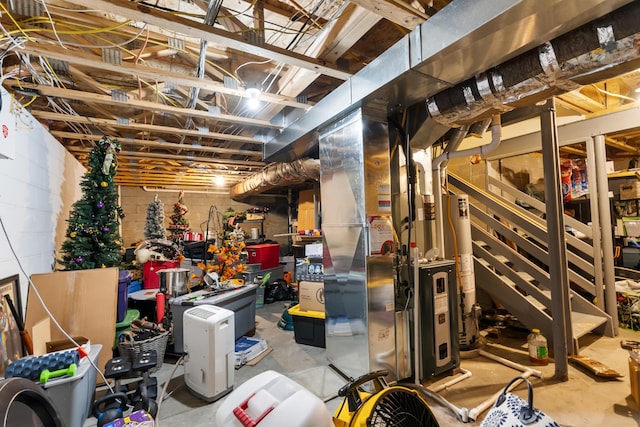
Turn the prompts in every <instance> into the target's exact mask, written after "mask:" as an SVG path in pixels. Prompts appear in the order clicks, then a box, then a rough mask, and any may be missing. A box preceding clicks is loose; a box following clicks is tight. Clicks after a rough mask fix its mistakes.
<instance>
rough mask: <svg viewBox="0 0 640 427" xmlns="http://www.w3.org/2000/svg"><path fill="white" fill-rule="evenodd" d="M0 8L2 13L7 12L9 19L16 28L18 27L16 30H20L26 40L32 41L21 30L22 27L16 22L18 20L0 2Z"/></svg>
mask: <svg viewBox="0 0 640 427" xmlns="http://www.w3.org/2000/svg"><path fill="white" fill-rule="evenodd" d="M0 8H2V10H3V11H4V13H6V14H7V16H8V17H9V19H10V20H11V22H13V24H14V25H15V26H16V28H17V29H18V31H20V32H21V33H22V35H24V36H25V37H26V38H27V40H29V41H30V42H32V41H33V39H32V38H31V37H30V36H29V35H28V34H27V33H25V32H24V31H23V30H22V27H21V26H20V24H18V22H17V21H16V20H15V19H14V18H13V16H12V15H11V14H10V13H9V11H8V10H7V8H6V7H4V4H2V3H0Z"/></svg>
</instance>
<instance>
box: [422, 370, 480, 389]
mask: <svg viewBox="0 0 640 427" xmlns="http://www.w3.org/2000/svg"><path fill="white" fill-rule="evenodd" d="M460 372H462V374H463V375H460V376H458V377H456V378H453V379H451V380H449V381H447V382H446V383H444V384H440V385H439V386H437V387H434V388H430V389H429V390H431V391H433V392H434V393H438V392H440V391H442V390H446V389H448V388H449V387H451V386H453V385H456V384H458V383H459V382H460V381H462V380H466V379H467V378H469V377H471V375H473V374H472V373H471V371H467V370H466V369H462V368H460Z"/></svg>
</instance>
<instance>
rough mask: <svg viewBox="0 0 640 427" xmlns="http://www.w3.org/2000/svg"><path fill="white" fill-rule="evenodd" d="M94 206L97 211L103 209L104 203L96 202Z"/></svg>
mask: <svg viewBox="0 0 640 427" xmlns="http://www.w3.org/2000/svg"><path fill="white" fill-rule="evenodd" d="M96 206H97V207H98V209H102V208H103V207H104V203H102V202H98V203H97V204H96Z"/></svg>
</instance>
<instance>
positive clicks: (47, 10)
mask: <svg viewBox="0 0 640 427" xmlns="http://www.w3.org/2000/svg"><path fill="white" fill-rule="evenodd" d="M41 3H42V7H43V8H44V11H45V13H46V14H47V17H48V18H49V22H50V23H51V29H52V30H53V34H54V35H55V36H56V40H58V43H59V44H60V46H62V48H64V49H67V47H66V46H65V45H64V43H62V40H60V36H59V35H58V32H57V31H56V24H55V23H54V22H53V18H51V14H50V13H49V8H48V7H47V2H46V1H44V0H41Z"/></svg>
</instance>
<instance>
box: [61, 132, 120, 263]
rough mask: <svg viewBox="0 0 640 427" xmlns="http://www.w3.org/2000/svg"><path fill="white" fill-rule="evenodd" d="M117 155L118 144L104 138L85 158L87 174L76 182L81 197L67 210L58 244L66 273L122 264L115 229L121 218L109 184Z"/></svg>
mask: <svg viewBox="0 0 640 427" xmlns="http://www.w3.org/2000/svg"><path fill="white" fill-rule="evenodd" d="M118 152H120V143H119V142H118V141H117V140H116V139H113V138H109V137H106V136H105V137H102V139H100V140H99V141H98V142H97V144H96V146H95V147H93V149H92V150H91V152H90V154H89V171H88V172H87V173H86V174H85V175H84V177H83V178H82V180H81V182H80V188H81V189H82V197H81V198H80V200H78V201H77V202H75V203H74V204H73V206H72V208H71V213H70V215H69V219H68V220H67V223H68V226H67V233H66V240H65V241H64V242H63V243H62V252H63V255H62V259H60V260H59V262H60V264H62V265H63V266H64V267H65V269H66V270H85V269H89V268H105V267H114V266H117V265H119V264H120V262H121V261H122V240H121V238H120V233H119V232H118V226H119V225H120V219H122V218H124V214H123V213H122V208H121V207H120V205H119V204H118V191H117V187H116V185H115V184H114V181H113V178H114V176H115V175H116V169H117V160H116V154H117V153H118Z"/></svg>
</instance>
